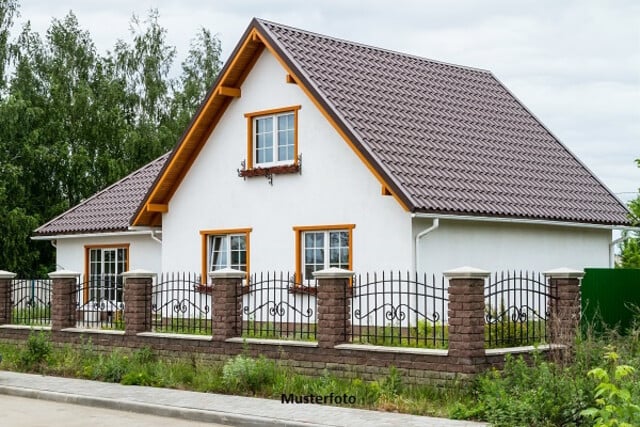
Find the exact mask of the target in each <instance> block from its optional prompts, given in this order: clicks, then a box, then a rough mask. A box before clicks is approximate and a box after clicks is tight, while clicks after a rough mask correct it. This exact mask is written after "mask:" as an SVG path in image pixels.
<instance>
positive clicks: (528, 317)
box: [485, 271, 554, 348]
mask: <svg viewBox="0 0 640 427" xmlns="http://www.w3.org/2000/svg"><path fill="white" fill-rule="evenodd" d="M553 298H554V297H553V296H552V294H551V289H550V286H549V285H548V284H547V281H546V280H545V279H544V278H543V276H542V274H541V273H536V272H533V271H524V272H523V271H502V272H496V273H494V275H493V277H492V278H491V279H490V280H489V281H488V283H487V285H486V286H485V345H486V346H487V347H490V348H491V347H514V346H524V345H534V344H539V343H543V342H549V332H550V331H549V328H548V322H547V321H548V320H549V316H550V307H551V300H552V299H553Z"/></svg>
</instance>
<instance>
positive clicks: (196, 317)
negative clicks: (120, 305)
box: [147, 272, 212, 335]
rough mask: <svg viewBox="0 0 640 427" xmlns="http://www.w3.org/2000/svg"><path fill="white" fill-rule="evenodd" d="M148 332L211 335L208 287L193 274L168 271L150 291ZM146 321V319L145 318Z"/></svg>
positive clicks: (210, 302) (210, 303)
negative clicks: (149, 324)
mask: <svg viewBox="0 0 640 427" xmlns="http://www.w3.org/2000/svg"><path fill="white" fill-rule="evenodd" d="M151 301H152V303H151V307H149V309H150V310H151V313H150V315H151V316H150V317H151V330H152V331H154V332H165V333H176V334H196V335H210V334H211V333H212V329H211V324H212V317H211V307H212V301H211V288H210V287H208V286H206V285H205V284H203V283H202V281H201V276H200V275H199V274H196V273H186V272H180V273H178V272H167V273H162V275H161V276H160V280H159V281H158V282H157V283H155V284H154V285H153V287H152V291H151ZM147 318H148V317H147Z"/></svg>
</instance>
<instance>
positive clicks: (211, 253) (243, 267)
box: [207, 233, 249, 272]
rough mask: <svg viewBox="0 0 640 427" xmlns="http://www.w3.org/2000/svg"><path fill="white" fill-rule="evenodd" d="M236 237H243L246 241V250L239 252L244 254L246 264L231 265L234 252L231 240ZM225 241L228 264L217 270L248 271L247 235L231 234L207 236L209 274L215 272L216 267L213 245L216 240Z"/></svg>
mask: <svg viewBox="0 0 640 427" xmlns="http://www.w3.org/2000/svg"><path fill="white" fill-rule="evenodd" d="M234 237H241V238H242V239H243V240H244V250H241V251H238V252H244V264H241V263H240V264H236V265H232V264H231V253H232V252H233V250H232V249H231V239H232V238H234ZM218 238H220V239H224V240H225V248H226V249H225V257H226V263H225V265H223V266H220V267H218V268H216V270H219V269H223V268H234V269H236V270H241V271H247V269H248V265H249V262H248V261H249V251H248V246H247V235H246V234H245V233H230V234H209V235H207V272H209V271H215V270H214V267H215V264H214V259H213V257H214V250H213V243H214V240H215V239H218Z"/></svg>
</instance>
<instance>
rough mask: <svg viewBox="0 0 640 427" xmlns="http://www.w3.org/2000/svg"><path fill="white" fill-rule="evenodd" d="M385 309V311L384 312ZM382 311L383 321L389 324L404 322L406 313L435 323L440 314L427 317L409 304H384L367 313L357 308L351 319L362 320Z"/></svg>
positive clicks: (436, 313) (427, 315)
mask: <svg viewBox="0 0 640 427" xmlns="http://www.w3.org/2000/svg"><path fill="white" fill-rule="evenodd" d="M385 309H386V310H385ZM380 310H383V311H384V317H385V319H387V320H388V321H390V322H393V321H394V320H398V321H400V322H402V321H404V320H405V319H406V318H407V313H408V312H411V313H413V314H416V315H418V316H419V317H422V318H424V319H425V320H428V321H430V322H437V321H439V320H440V317H441V316H440V313H438V312H437V311H434V312H433V313H432V314H431V316H429V314H428V313H422V312H420V311H418V310H417V309H416V308H414V307H412V306H410V305H409V304H404V303H403V304H398V305H393V304H391V303H384V304H381V305H379V306H377V307H375V308H373V309H371V310H369V311H367V312H366V313H364V314H363V313H362V311H361V310H360V309H359V308H357V309H355V310H354V311H353V317H355V318H356V319H358V320H360V319H364V318H367V317H369V316H371V315H372V314H374V313H377V312H378V311H380Z"/></svg>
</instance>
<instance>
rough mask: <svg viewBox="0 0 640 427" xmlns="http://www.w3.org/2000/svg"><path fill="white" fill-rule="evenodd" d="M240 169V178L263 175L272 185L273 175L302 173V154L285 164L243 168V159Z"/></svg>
mask: <svg viewBox="0 0 640 427" xmlns="http://www.w3.org/2000/svg"><path fill="white" fill-rule="evenodd" d="M241 165H242V169H238V176H239V177H240V178H242V179H247V178H253V177H255V176H264V177H265V178H267V180H268V181H269V184H271V185H273V175H285V174H293V173H299V174H301V173H302V154H300V155H299V156H298V161H297V162H295V163H291V164H285V165H273V166H264V167H260V166H257V167H253V168H251V169H245V161H244V160H243V161H242V162H241Z"/></svg>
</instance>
